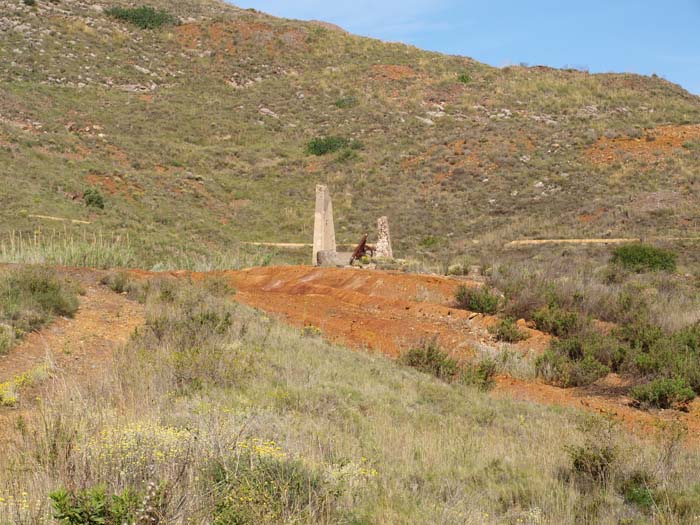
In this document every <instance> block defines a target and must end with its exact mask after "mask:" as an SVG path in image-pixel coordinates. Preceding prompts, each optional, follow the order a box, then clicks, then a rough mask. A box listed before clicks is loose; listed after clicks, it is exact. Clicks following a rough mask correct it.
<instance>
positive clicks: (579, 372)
mask: <svg viewBox="0 0 700 525" xmlns="http://www.w3.org/2000/svg"><path fill="white" fill-rule="evenodd" d="M620 359H621V358H620V349H619V344H618V342H617V341H616V340H615V339H614V338H611V337H605V336H602V335H599V334H595V333H592V334H585V335H580V336H577V337H569V338H565V339H555V340H553V341H552V342H551V343H550V346H549V349H548V350H547V351H546V352H545V353H544V354H542V355H541V356H540V357H538V358H537V360H536V361H535V370H536V371H537V374H538V375H539V376H540V377H542V378H543V379H544V380H545V381H547V382H549V383H554V384H558V385H561V386H563V387H567V388H568V387H574V386H586V385H590V384H591V383H594V382H596V381H597V380H598V379H600V378H601V377H605V376H606V375H607V374H608V373H610V370H611V368H615V367H617V365H618V363H619V361H620Z"/></svg>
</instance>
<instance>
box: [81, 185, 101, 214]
mask: <svg viewBox="0 0 700 525" xmlns="http://www.w3.org/2000/svg"><path fill="white" fill-rule="evenodd" d="M83 201H85V205H86V206H87V207H88V208H99V209H101V210H102V209H104V207H105V200H104V197H102V194H101V193H100V192H99V191H97V190H96V189H94V188H88V189H87V190H85V192H84V193H83Z"/></svg>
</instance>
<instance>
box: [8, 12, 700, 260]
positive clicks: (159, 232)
mask: <svg viewBox="0 0 700 525" xmlns="http://www.w3.org/2000/svg"><path fill="white" fill-rule="evenodd" d="M27 3H30V4H31V3H32V2H23V1H18V0H0V12H1V13H2V14H0V90H2V96H0V185H1V187H2V191H1V192H0V219H1V221H2V226H1V228H2V232H1V233H2V234H3V235H6V234H8V233H9V232H10V231H11V230H16V231H21V232H26V233H32V232H35V231H36V230H37V229H42V230H44V231H46V230H50V229H52V228H58V229H61V230H62V229H64V228H65V229H67V230H68V231H69V233H71V232H73V231H75V232H76V233H77V232H80V233H81V234H84V233H86V232H87V233H89V234H95V233H100V232H101V233H103V234H105V235H116V236H121V237H122V238H123V237H125V236H127V235H128V237H129V239H130V243H131V244H132V245H133V247H134V249H135V250H136V252H137V253H138V254H139V257H140V258H141V260H142V261H145V262H146V263H147V264H154V263H156V262H158V261H160V260H163V259H164V258H167V257H172V256H174V255H176V254H179V253H183V252H184V253H224V252H227V251H230V250H231V249H232V247H233V246H235V245H236V242H237V241H276V242H309V241H310V237H311V231H312V227H313V224H312V220H313V219H312V213H311V209H312V203H313V191H314V186H315V184H316V183H320V182H323V183H326V184H328V185H329V186H330V188H331V191H332V192H333V198H334V208H335V213H336V225H337V229H338V238H339V241H340V242H353V241H355V240H356V239H357V238H358V237H359V235H360V234H361V233H362V232H363V231H365V230H368V229H370V230H371V228H372V227H373V225H374V221H375V219H376V217H377V216H379V215H380V214H386V215H388V216H389V218H390V221H391V223H392V228H393V232H392V233H393V236H394V238H395V242H396V243H397V248H398V252H399V253H400V254H402V255H416V254H418V255H420V254H422V253H423V254H425V253H431V252H432V253H434V252H438V251H443V252H444V251H447V252H450V253H452V252H454V253H457V252H459V251H460V250H463V249H464V248H465V247H466V246H470V245H471V240H472V239H480V240H482V241H485V242H487V243H488V242H490V241H494V240H497V241H498V242H499V243H500V242H505V241H508V240H511V239H517V238H523V237H559V236H564V237H586V236H592V237H600V236H606V235H612V236H616V237H623V236H626V235H635V236H648V235H654V234H658V233H663V234H664V235H674V234H684V235H686V234H688V232H689V231H691V232H692V231H695V230H696V225H697V220H698V218H699V217H698V212H697V206H696V205H695V203H696V202H697V200H698V197H700V195H698V193H699V192H700V188H699V187H698V184H697V181H698V180H700V179H699V177H700V98H699V97H696V96H694V95H691V94H689V93H687V92H686V91H684V90H683V89H681V88H680V87H678V86H676V85H673V84H671V83H669V82H667V81H665V80H663V79H661V78H658V77H641V76H636V75H630V74H602V75H593V74H588V73H586V72H582V71H576V70H556V69H550V68H545V67H523V66H517V67H508V68H502V69H498V68H493V67H490V66H487V65H484V64H480V63H478V62H476V61H474V60H471V59H469V58H464V57H457V56H446V55H440V54H436V53H429V52H425V51H421V50H419V49H416V48H414V47H410V46H406V45H403V44H395V43H384V42H380V41H377V40H372V39H367V38H361V37H357V36H353V35H350V34H348V33H346V32H344V31H342V30H340V29H337V28H333V27H331V26H329V25H325V24H321V23H315V22H308V23H307V22H298V21H289V20H282V19H278V18H273V17H270V16H267V15H265V14H262V13H258V12H254V11H249V10H242V9H239V8H236V7H234V6H231V5H227V4H223V3H220V2H218V1H215V0H197V1H194V2H173V1H164V0H158V1H156V0H153V1H150V2H148V4H149V5H152V6H155V7H157V8H162V9H165V10H167V11H168V12H169V13H171V14H172V15H173V16H174V17H176V18H177V20H176V23H172V24H165V25H163V26H161V27H159V28H156V29H140V28H138V27H137V26H135V25H133V24H130V23H128V22H124V21H121V20H118V19H116V18H115V17H113V16H110V15H109V14H108V12H107V10H108V8H110V7H113V6H123V5H127V3H126V2H123V1H121V0H115V1H113V2H110V3H97V2H88V1H78V0H60V1H56V2H53V1H49V0H37V1H36V5H34V6H32V5H27ZM317 137H340V138H343V139H347V140H349V141H351V142H349V145H350V146H351V147H346V148H342V149H341V150H340V151H338V152H334V153H330V154H327V155H322V156H316V155H313V154H311V153H309V151H308V150H307V145H308V143H309V142H310V141H311V140H312V139H314V138H317ZM86 190H97V192H98V193H99V194H100V195H101V196H102V197H103V198H104V208H103V209H101V208H99V207H95V206H92V207H89V206H86V200H89V199H88V198H87V196H86V195H85V192H86ZM90 194H91V193H90V192H88V195H90ZM91 202H92V201H91ZM36 215H41V216H50V217H58V218H64V219H74V220H80V221H87V222H89V223H90V224H82V223H80V224H72V223H69V222H56V221H51V220H47V219H44V218H36V217H33V216H36Z"/></svg>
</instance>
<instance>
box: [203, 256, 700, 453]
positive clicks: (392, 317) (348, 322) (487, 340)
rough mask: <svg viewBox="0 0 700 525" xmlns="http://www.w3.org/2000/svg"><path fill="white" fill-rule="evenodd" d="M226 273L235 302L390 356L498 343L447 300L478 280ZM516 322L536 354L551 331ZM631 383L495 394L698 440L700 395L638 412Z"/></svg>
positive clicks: (299, 270)
mask: <svg viewBox="0 0 700 525" xmlns="http://www.w3.org/2000/svg"><path fill="white" fill-rule="evenodd" d="M225 275H226V276H227V277H228V278H229V279H230V281H231V283H232V284H233V285H234V286H235V287H236V288H237V290H238V293H237V295H236V297H237V299H238V300H239V301H241V302H243V303H245V304H248V305H250V306H254V307H256V308H260V309H261V310H264V311H267V312H270V313H273V314H277V315H280V316H281V317H282V318H283V319H285V320H287V321H288V322H289V323H291V324H293V325H296V326H309V325H310V326H315V327H318V328H320V329H321V331H322V332H323V334H324V336H325V337H326V338H327V339H329V340H332V341H337V342H340V343H343V344H346V345H348V346H350V347H353V348H359V349H369V350H374V351H380V352H383V353H386V354H388V355H389V356H392V357H395V356H397V355H398V354H399V352H400V351H401V350H403V349H406V348H408V347H410V345H412V344H415V343H417V342H419V341H420V340H421V339H423V338H426V337H437V339H438V341H439V343H440V345H441V346H442V347H443V348H445V349H447V350H449V351H450V352H451V353H453V354H454V355H455V356H456V357H460V358H468V357H469V356H470V355H472V353H473V349H474V346H475V345H478V344H481V345H487V346H492V347H493V346H495V345H496V343H495V342H494V341H493V339H492V338H491V336H490V334H489V333H488V331H487V327H488V326H490V325H492V324H493V323H495V322H496V320H497V319H496V318H494V317H491V316H483V315H480V314H473V313H469V312H466V311H464V310H458V309H455V308H453V307H452V304H451V303H452V297H453V295H454V291H455V288H456V287H457V286H459V285H460V284H467V285H470V286H477V283H473V282H468V281H460V280H457V279H451V278H445V277H436V276H427V275H413V274H402V273H398V272H380V271H367V270H346V269H335V268H311V267H278V268H253V269H249V270H243V271H240V272H226V274H225ZM200 277H204V274H200ZM519 324H520V325H521V328H523V329H525V330H527V331H528V332H529V333H530V335H531V337H530V338H529V339H527V340H525V341H522V342H520V343H518V344H517V345H512V346H513V348H515V349H517V350H519V351H522V352H523V353H528V352H530V353H534V354H539V353H541V352H542V351H543V350H544V349H545V348H546V347H547V345H548V343H549V336H547V335H545V334H542V333H541V332H538V331H536V330H531V329H528V328H525V327H524V326H523V325H522V323H519ZM629 386H630V385H629V384H627V383H625V382H624V381H623V380H622V379H620V378H619V377H617V376H615V375H612V374H611V375H610V376H608V377H607V378H605V379H604V380H601V381H599V382H598V383H596V384H595V385H592V386H590V387H586V388H572V389H564V388H558V387H555V386H551V385H545V384H542V383H539V382H526V381H521V380H517V379H513V378H510V377H499V378H498V380H497V386H496V388H495V390H494V395H496V396H504V397H509V398H515V399H521V400H527V401H531V402H535V403H541V404H547V405H558V406H567V407H575V408H580V409H584V410H589V411H592V412H596V413H601V414H606V415H609V416H612V417H615V418H616V419H618V420H620V421H621V422H622V423H623V424H624V425H625V426H626V427H627V428H629V429H632V430H635V431H638V432H640V433H643V434H650V433H652V432H654V431H656V430H657V429H659V427H660V425H663V424H664V423H665V422H669V421H672V420H677V421H680V422H681V423H682V424H683V425H685V426H686V427H687V428H688V430H689V433H688V439H689V441H692V442H694V443H697V444H700V400H696V401H694V402H693V403H691V404H690V406H689V407H688V412H685V413H684V412H679V411H675V410H656V411H642V410H638V409H636V408H634V407H632V406H631V405H630V403H631V399H630V398H629V397H628V396H627V392H628V390H629Z"/></svg>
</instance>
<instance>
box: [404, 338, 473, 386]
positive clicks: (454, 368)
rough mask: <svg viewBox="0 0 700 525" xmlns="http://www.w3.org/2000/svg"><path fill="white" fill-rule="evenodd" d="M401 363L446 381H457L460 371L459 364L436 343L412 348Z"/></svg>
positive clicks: (425, 343) (432, 342)
mask: <svg viewBox="0 0 700 525" xmlns="http://www.w3.org/2000/svg"><path fill="white" fill-rule="evenodd" d="M400 361H401V362H402V363H403V364H405V365H407V366H410V367H412V368H415V369H417V370H420V371H421V372H424V373H426V374H431V375H434V376H435V377H437V378H438V379H442V380H444V381H451V380H453V379H455V378H456V377H457V375H458V374H459V371H460V367H459V363H457V361H456V360H455V359H453V358H452V357H450V356H449V355H448V354H447V352H444V351H443V350H441V349H440V348H439V347H438V346H437V343H436V342H435V341H430V342H424V343H423V344H422V345H421V346H419V347H416V348H411V349H410V350H408V351H407V352H406V353H404V354H403V355H402V356H401V359H400Z"/></svg>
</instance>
